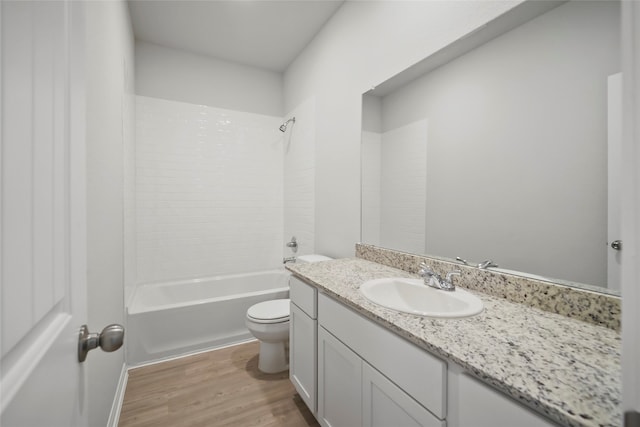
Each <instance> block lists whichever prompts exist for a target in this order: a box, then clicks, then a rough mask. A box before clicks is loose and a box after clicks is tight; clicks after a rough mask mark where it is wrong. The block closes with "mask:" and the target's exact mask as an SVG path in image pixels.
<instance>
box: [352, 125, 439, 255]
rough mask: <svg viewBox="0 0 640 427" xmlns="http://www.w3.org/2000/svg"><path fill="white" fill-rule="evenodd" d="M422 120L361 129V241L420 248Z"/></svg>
mask: <svg viewBox="0 0 640 427" xmlns="http://www.w3.org/2000/svg"><path fill="white" fill-rule="evenodd" d="M426 166H427V120H426V119H425V120H418V121H416V122H413V123H410V124H408V125H405V126H401V127H399V128H397V129H392V130H389V131H386V132H384V133H382V134H381V133H377V132H370V131H365V132H363V134H362V188H363V194H362V241H363V242H366V243H370V244H374V245H380V246H383V247H388V248H398V249H401V250H403V251H407V252H412V253H424V252H425V244H426V235H425V224H426V223H425V218H426V214H427V213H426V206H427V200H426V197H427V194H426V191H427V188H426V187H427V169H426Z"/></svg>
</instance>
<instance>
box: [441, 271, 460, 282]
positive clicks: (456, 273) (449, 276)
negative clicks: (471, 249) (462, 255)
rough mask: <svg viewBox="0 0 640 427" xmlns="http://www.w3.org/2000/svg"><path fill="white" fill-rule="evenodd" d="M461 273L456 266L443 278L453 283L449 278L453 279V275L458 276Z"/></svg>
mask: <svg viewBox="0 0 640 427" xmlns="http://www.w3.org/2000/svg"><path fill="white" fill-rule="evenodd" d="M461 274H462V271H460V269H458V268H456V269H455V270H453V271H450V272H448V273H447V277H446V278H445V280H446V281H447V282H449V283H453V282H451V280H453V276H460V275H461Z"/></svg>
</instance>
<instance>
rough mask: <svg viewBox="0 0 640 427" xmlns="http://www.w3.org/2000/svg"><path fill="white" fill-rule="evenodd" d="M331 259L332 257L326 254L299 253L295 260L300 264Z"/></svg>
mask: <svg viewBox="0 0 640 427" xmlns="http://www.w3.org/2000/svg"><path fill="white" fill-rule="evenodd" d="M332 259H333V258H329V257H328V256H324V255H318V254H312V255H300V256H299V257H297V258H296V262H297V263H300V264H311V263H313V262H320V261H329V260H332Z"/></svg>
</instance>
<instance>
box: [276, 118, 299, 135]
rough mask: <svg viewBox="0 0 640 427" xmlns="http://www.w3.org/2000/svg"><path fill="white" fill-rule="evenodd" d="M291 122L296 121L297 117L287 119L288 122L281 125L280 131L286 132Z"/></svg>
mask: <svg viewBox="0 0 640 427" xmlns="http://www.w3.org/2000/svg"><path fill="white" fill-rule="evenodd" d="M289 122H293V123H295V122H296V118H295V117H291V118H290V119H289V120H287V121H286V122H284V123H283V124H281V125H280V132H285V131H286V130H287V125H288V124H289Z"/></svg>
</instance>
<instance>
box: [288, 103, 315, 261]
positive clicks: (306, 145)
mask: <svg viewBox="0 0 640 427" xmlns="http://www.w3.org/2000/svg"><path fill="white" fill-rule="evenodd" d="M294 116H295V117H296V122H295V123H289V125H288V126H287V131H286V132H285V134H284V145H283V150H284V171H283V173H284V177H283V179H284V206H283V209H284V235H283V242H288V241H289V240H290V239H291V236H296V239H297V243H298V252H297V253H296V255H303V254H312V253H314V251H315V203H314V200H315V172H316V171H315V154H316V153H315V152H316V136H315V135H316V105H315V98H314V97H311V98H309V99H307V100H305V101H304V102H302V103H301V104H300V105H298V106H297V107H295V108H294V109H293V110H292V111H290V112H289V113H287V114H286V115H285V117H294ZM284 254H286V255H285V256H287V257H288V256H291V255H293V253H292V252H291V251H290V250H288V249H287V248H285V251H284Z"/></svg>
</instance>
